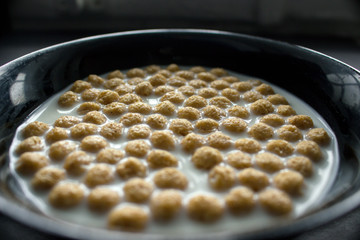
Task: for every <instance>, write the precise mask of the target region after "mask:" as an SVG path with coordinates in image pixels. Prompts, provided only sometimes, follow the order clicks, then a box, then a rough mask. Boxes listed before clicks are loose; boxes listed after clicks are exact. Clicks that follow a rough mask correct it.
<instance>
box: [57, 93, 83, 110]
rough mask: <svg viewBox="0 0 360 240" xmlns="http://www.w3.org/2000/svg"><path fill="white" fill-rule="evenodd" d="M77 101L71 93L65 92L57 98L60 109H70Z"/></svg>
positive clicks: (75, 95) (76, 97)
mask: <svg viewBox="0 0 360 240" xmlns="http://www.w3.org/2000/svg"><path fill="white" fill-rule="evenodd" d="M78 101H79V97H78V95H77V94H76V93H74V92H73V91H67V92H65V93H64V94H62V95H61V96H60V97H59V100H58V104H59V106H60V107H71V106H73V105H74V104H75V103H76V102H78Z"/></svg>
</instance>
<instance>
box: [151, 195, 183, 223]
mask: <svg viewBox="0 0 360 240" xmlns="http://www.w3.org/2000/svg"><path fill="white" fill-rule="evenodd" d="M181 207H182V197H181V194H180V193H179V192H177V191H176V190H164V191H161V192H160V193H158V194H157V195H155V196H153V197H152V198H151V201H150V210H151V213H152V216H153V217H154V219H156V220H159V221H169V220H171V219H174V218H175V217H176V216H177V215H178V214H179V212H180V210H181Z"/></svg>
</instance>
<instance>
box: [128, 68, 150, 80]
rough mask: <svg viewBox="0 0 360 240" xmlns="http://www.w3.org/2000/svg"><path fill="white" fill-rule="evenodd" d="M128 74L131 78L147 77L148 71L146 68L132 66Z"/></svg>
mask: <svg viewBox="0 0 360 240" xmlns="http://www.w3.org/2000/svg"><path fill="white" fill-rule="evenodd" d="M126 76H127V77H129V78H134V77H141V78H143V77H145V76H146V73H145V71H144V70H142V69H141V68H132V69H130V70H129V71H127V72H126Z"/></svg>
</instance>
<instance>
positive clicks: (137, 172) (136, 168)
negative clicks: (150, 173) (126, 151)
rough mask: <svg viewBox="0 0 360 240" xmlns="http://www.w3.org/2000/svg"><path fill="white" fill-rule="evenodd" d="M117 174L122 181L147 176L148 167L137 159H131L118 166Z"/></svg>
mask: <svg viewBox="0 0 360 240" xmlns="http://www.w3.org/2000/svg"><path fill="white" fill-rule="evenodd" d="M116 173H117V174H118V175H119V177H121V178H122V179H129V178H132V177H140V178H143V177H145V176H146V166H145V165H144V164H143V163H142V162H141V161H140V160H139V159H137V158H134V157H129V158H128V159H127V160H125V161H121V163H119V164H118V165H117V166H116Z"/></svg>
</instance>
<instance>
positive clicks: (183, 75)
mask: <svg viewBox="0 0 360 240" xmlns="http://www.w3.org/2000/svg"><path fill="white" fill-rule="evenodd" d="M175 76H176V77H181V78H183V79H186V80H191V79H194V77H195V74H194V73H193V72H191V71H187V70H181V71H178V72H176V73H175ZM170 85H171V84H170Z"/></svg>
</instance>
